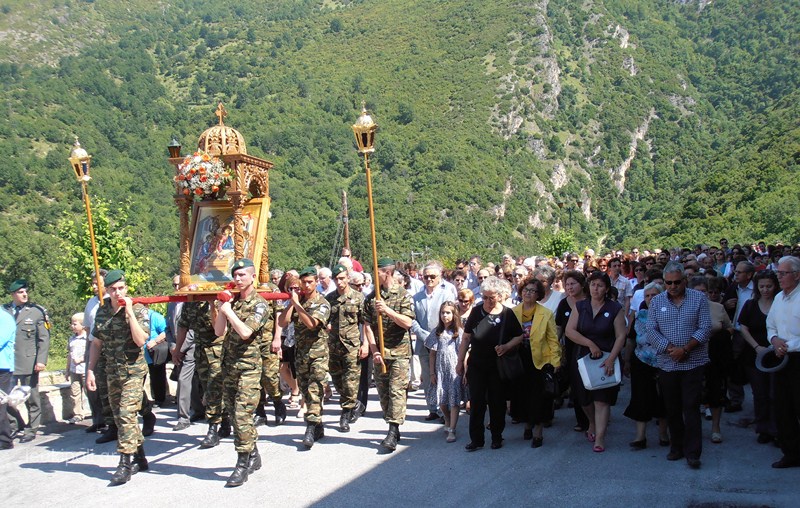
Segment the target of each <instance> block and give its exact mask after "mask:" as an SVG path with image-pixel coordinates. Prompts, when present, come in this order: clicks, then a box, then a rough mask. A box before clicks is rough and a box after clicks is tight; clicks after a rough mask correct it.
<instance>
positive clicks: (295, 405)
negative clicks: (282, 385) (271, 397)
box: [287, 393, 300, 409]
mask: <svg viewBox="0 0 800 508" xmlns="http://www.w3.org/2000/svg"><path fill="white" fill-rule="evenodd" d="M287 407H288V408H289V409H299V408H300V394H299V393H293V394H291V395H289V404H288V406H287Z"/></svg>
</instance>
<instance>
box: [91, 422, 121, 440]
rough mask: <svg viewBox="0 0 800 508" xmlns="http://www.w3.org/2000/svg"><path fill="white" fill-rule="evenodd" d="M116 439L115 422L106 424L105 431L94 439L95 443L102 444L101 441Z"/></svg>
mask: <svg viewBox="0 0 800 508" xmlns="http://www.w3.org/2000/svg"><path fill="white" fill-rule="evenodd" d="M116 440H117V426H116V425H115V424H111V425H109V426H108V428H107V429H106V431H105V432H103V433H102V434H100V437H98V438H97V439H96V440H95V443H97V444H103V443H110V442H111V441H116Z"/></svg>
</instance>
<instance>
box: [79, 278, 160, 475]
mask: <svg viewBox="0 0 800 508" xmlns="http://www.w3.org/2000/svg"><path fill="white" fill-rule="evenodd" d="M104 282H105V286H106V290H107V291H108V295H109V302H107V303H106V305H103V306H102V307H100V308H99V309H98V310H97V315H96V316H95V322H94V337H95V340H93V341H92V351H91V354H90V359H89V370H88V372H87V374H86V386H87V387H88V388H89V390H96V389H97V385H96V383H95V378H94V369H95V368H96V363H97V359H98V358H99V356H100V353H101V349H102V354H103V355H105V359H106V378H107V381H108V400H109V403H110V404H111V410H112V411H113V412H114V421H115V423H116V425H117V432H118V439H117V451H118V452H119V454H120V460H119V465H118V466H117V470H116V471H115V472H114V474H113V475H112V477H111V483H112V484H121V483H126V482H128V481H129V480H130V479H131V475H133V474H135V473H137V472H138V471H145V470H147V469H148V467H149V466H148V463H147V459H146V458H145V455H144V446H143V443H144V436H142V431H141V429H139V418H138V416H137V413H138V412H139V410H140V409H141V406H142V384H143V383H144V377H145V375H146V374H147V362H146V361H145V359H144V351H143V350H142V347H143V346H144V344H145V342H147V339H148V337H149V334H150V315H149V311H148V309H147V307H145V306H144V305H141V304H138V303H137V304H134V303H133V301H132V300H131V299H130V298H129V297H128V287H127V285H126V284H125V274H124V272H123V271H122V270H112V271H110V272H108V274H107V275H106V276H105V279H104Z"/></svg>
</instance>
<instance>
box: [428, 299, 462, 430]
mask: <svg viewBox="0 0 800 508" xmlns="http://www.w3.org/2000/svg"><path fill="white" fill-rule="evenodd" d="M458 316H459V314H458V310H457V307H456V304H455V302H445V303H443V304H442V306H441V308H440V309H439V325H438V326H437V327H436V329H435V330H433V331H432V332H431V334H430V335H428V338H427V339H426V340H425V347H427V348H428V349H430V350H431V351H433V352H435V354H431V355H430V372H431V386H432V387H435V389H431V390H428V397H430V399H431V400H429V401H428V403H429V404H431V405H433V404H435V405H437V406H439V408H440V409H441V411H442V414H443V415H444V431H445V432H446V433H447V442H448V443H452V442H454V441H455V440H456V425H457V424H458V412H459V406H460V404H461V395H462V388H461V385H462V378H461V376H459V375H456V364H457V363H458V348H459V347H460V346H461V331H462V327H461V319H459V317H458Z"/></svg>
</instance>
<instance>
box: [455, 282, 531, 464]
mask: <svg viewBox="0 0 800 508" xmlns="http://www.w3.org/2000/svg"><path fill="white" fill-rule="evenodd" d="M509 293H511V287H510V284H509V283H508V282H506V281H503V280H500V279H498V278H497V277H489V278H488V279H486V280H484V281H483V283H481V294H482V295H483V304H482V305H480V306H478V307H476V308H475V309H473V311H472V313H471V314H470V316H469V318H468V319H467V323H466V325H465V326H464V335H463V337H462V339H461V347H460V348H459V351H458V363H457V365H456V374H458V375H459V376H461V375H463V374H464V371H465V369H466V372H467V381H468V382H469V390H470V407H471V410H470V415H469V436H470V440H471V441H470V443H469V444H468V445H467V446H466V450H467V451H470V452H471V451H475V450H478V449H480V448H483V445H484V434H485V429H484V425H483V420H484V417H485V415H486V406H487V404H488V406H489V422H490V424H491V432H492V449H498V448H501V447H502V446H503V429H504V428H505V423H506V421H505V415H506V396H505V393H504V389H503V382H502V381H501V379H500V373H499V370H498V368H497V358H498V357H500V356H503V355H504V354H506V353H508V352H509V351H512V350H513V349H514V348H516V347H518V346H519V345H520V343H522V326H521V325H520V324H519V320H518V319H517V318H516V316H514V312H513V311H512V310H511V309H509V308H507V307H505V306H503V304H502V299H503V297H504V295H507V294H509ZM470 346H471V347H470ZM468 349H469V351H470V354H469V363H468V364H465V358H466V356H467V350H468Z"/></svg>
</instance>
